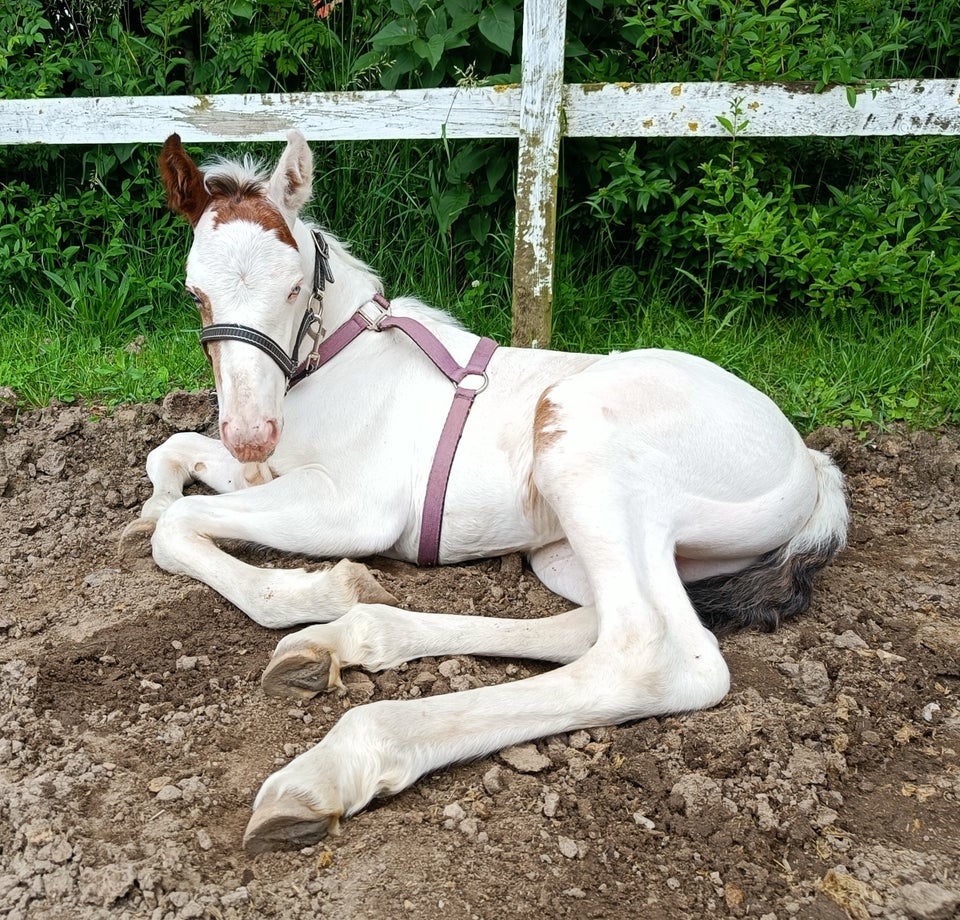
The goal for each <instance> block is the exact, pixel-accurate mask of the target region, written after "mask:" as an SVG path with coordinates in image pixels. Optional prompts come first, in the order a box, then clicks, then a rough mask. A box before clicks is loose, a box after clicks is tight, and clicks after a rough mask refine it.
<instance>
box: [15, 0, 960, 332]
mask: <svg viewBox="0 0 960 920" xmlns="http://www.w3.org/2000/svg"><path fill="white" fill-rule="evenodd" d="M565 21H566V0H525V3H524V17H523V49H522V54H523V60H522V82H521V83H520V85H519V86H517V85H511V86H497V87H453V88H447V89H432V90H400V91H395V92H338V93H301V94H266V95H243V96H241V95H225V96H159V97H144V98H140V97H113V98H100V99H90V98H78V99H13V100H0V144H43V143H50V144H100V143H132V142H146V143H150V142H156V143H160V142H162V141H163V140H164V139H166V137H167V136H168V135H169V134H171V133H173V132H174V131H176V132H177V133H179V134H180V136H181V137H182V138H183V139H184V140H185V141H188V142H195V143H200V142H216V141H244V140H247V141H253V140H271V141H275V140H283V139H284V137H285V136H286V132H287V131H289V130H290V129H292V128H297V129H299V130H300V131H302V132H303V133H304V135H305V136H306V137H307V139H308V140H311V141H315V142H325V141H352V140H386V139H421V138H437V139H439V138H443V137H446V138H451V139H454V138H490V137H506V138H517V140H518V151H517V155H518V160H517V219H516V230H515V239H514V270H513V291H514V294H513V296H514V302H513V335H512V338H513V342H514V344H518V345H529V344H538V345H541V346H545V345H546V344H548V342H549V340H550V324H551V311H552V303H553V261H554V238H555V226H556V202H557V168H558V159H559V150H560V140H561V138H562V137H665V136H673V137H707V136H722V135H725V134H727V133H728V132H727V129H726V128H725V127H723V125H722V124H721V122H720V120H719V119H720V118H723V119H725V120H727V121H728V122H741V123H742V122H747V124H746V126H745V127H743V128H741V129H740V130H739V132H738V133H739V136H740V137H742V138H750V137H774V136H780V137H786V136H815V135H819V136H828V135H829V136H849V135H880V134H883V135H920V134H940V135H947V134H950V135H956V134H960V79H952V80H895V81H879V82H874V83H872V84H870V85H869V86H864V87H859V88H858V90H857V101H856V105H855V106H851V105H850V103H849V101H848V98H847V89H846V88H845V87H832V88H829V89H828V90H826V91H824V92H822V93H814V92H813V86H812V84H799V83H762V84H758V83H673V84H664V83H656V84H645V83H604V84H564V82H563V45H564V29H565ZM738 111H739V112H742V113H743V114H742V115H740V116H739V117H737V116H736V113H737V112H738Z"/></svg>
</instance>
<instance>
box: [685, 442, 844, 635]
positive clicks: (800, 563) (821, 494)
mask: <svg viewBox="0 0 960 920" xmlns="http://www.w3.org/2000/svg"><path fill="white" fill-rule="evenodd" d="M810 455H811V458H812V460H813V463H814V466H815V467H816V472H817V503H816V505H815V506H814V509H813V514H811V515H810V518H809V520H808V521H807V523H806V524H804V526H803V528H802V529H801V530H800V531H799V532H798V533H797V534H796V535H795V536H794V537H793V538H792V539H791V540H790V541H789V542H788V543H785V544H784V545H783V546H781V547H779V548H777V549H775V550H771V551H770V552H769V553H765V554H764V555H763V556H761V557H760V558H759V559H758V560H757V561H756V562H754V563H753V564H752V565H750V566H748V567H747V568H745V569H742V570H741V571H739V572H733V573H731V574H729V575H716V576H713V577H711V578H704V579H701V580H700V581H694V582H691V583H689V584H687V585H685V586H684V587H685V588H686V591H687V595H688V596H689V598H690V601H691V603H692V604H693V606H694V609H695V610H696V611H697V614H698V616H699V617H700V620H701V622H702V623H703V625H704V626H706V627H707V629H710V630H712V631H713V632H715V633H717V634H718V635H726V634H728V633H732V632H735V631H736V630H738V629H745V628H749V627H757V628H759V629H762V630H765V631H766V632H772V631H773V630H774V629H776V628H777V627H778V626H779V625H780V624H781V623H782V622H783V621H784V620H785V619H787V617H792V616H794V615H795V614H798V613H802V612H803V611H804V610H806V609H807V607H808V606H809V604H810V596H811V594H812V593H813V579H814V576H815V575H816V574H817V572H819V571H820V569H822V568H823V567H824V566H825V565H826V564H827V563H828V562H829V561H830V560H831V559H832V558H833V557H834V556H835V555H836V554H837V553H838V552H839V551H840V550H841V549H843V548H844V546H846V544H847V525H848V523H849V519H850V514H849V511H848V510H847V501H846V492H845V490H844V485H843V474H842V473H841V472H840V470H839V468H838V467H837V465H836V464H835V463H834V462H833V460H832V459H831V458H830V457H829V456H827V455H826V454H824V453H821V452H820V451H818V450H811V451H810Z"/></svg>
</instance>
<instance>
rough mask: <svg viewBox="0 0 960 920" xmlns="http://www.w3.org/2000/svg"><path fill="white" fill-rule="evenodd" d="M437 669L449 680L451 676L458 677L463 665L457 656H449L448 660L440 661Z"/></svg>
mask: <svg viewBox="0 0 960 920" xmlns="http://www.w3.org/2000/svg"><path fill="white" fill-rule="evenodd" d="M437 670H438V671H439V672H440V673H441V674H442V675H443V676H444V677H446V678H447V680H449V679H450V678H451V677H456V675H457V674H459V673H460V671H461V670H462V666H461V664H460V662H459V661H457V659H456V658H448V659H447V660H446V661H441V662H440V667H438V668H437Z"/></svg>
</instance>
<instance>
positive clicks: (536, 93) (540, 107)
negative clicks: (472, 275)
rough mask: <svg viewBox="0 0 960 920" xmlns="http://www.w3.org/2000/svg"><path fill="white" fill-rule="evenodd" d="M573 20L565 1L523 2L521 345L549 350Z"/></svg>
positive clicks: (516, 275)
mask: <svg viewBox="0 0 960 920" xmlns="http://www.w3.org/2000/svg"><path fill="white" fill-rule="evenodd" d="M566 19H567V4H566V0H526V2H525V3H524V5H523V49H522V52H521V53H522V55H523V61H522V73H523V77H522V81H523V83H522V86H523V88H522V92H521V97H520V141H519V150H518V157H517V214H516V229H515V231H514V251H513V330H512V335H511V341H512V343H513V344H514V345H535V346H540V347H546V346H547V345H549V343H550V325H551V320H552V315H553V257H554V250H555V243H556V223H557V169H558V166H559V158H560V134H561V123H560V119H561V111H560V105H561V100H562V95H563V45H564V36H565V25H566Z"/></svg>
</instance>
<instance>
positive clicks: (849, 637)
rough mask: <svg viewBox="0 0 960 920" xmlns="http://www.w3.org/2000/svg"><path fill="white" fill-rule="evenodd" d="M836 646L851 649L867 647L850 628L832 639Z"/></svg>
mask: <svg viewBox="0 0 960 920" xmlns="http://www.w3.org/2000/svg"><path fill="white" fill-rule="evenodd" d="M833 644H834V645H835V646H836V647H837V648H848V649H851V650H856V649H864V648H869V646H868V645H867V643H866V642H864V640H863V639H861V638H860V636H858V635H857V634H856V633H855V632H854V631H853V630H852V629H847V630H844V631H843V632H842V633H840V635H839V636H837V638H836V639H834V640H833Z"/></svg>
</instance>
